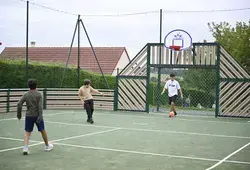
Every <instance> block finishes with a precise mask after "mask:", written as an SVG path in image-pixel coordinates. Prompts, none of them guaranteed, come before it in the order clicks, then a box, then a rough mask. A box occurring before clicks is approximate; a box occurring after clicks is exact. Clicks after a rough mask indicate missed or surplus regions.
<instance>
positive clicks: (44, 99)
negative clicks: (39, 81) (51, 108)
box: [43, 88, 47, 109]
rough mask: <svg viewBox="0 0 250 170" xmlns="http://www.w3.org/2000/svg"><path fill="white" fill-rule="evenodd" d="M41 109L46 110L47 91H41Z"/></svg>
mask: <svg viewBox="0 0 250 170" xmlns="http://www.w3.org/2000/svg"><path fill="white" fill-rule="evenodd" d="M43 109H47V89H46V88H45V89H43Z"/></svg>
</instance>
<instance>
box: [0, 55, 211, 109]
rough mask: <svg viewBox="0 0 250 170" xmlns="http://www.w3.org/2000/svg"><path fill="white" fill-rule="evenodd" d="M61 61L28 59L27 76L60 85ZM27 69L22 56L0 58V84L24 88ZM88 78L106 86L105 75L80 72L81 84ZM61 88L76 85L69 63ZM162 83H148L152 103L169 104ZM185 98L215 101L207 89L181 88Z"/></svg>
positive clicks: (112, 82)
mask: <svg viewBox="0 0 250 170" xmlns="http://www.w3.org/2000/svg"><path fill="white" fill-rule="evenodd" d="M64 67H65V66H64V65H62V64H54V63H41V62H33V61H31V62H30V63H29V68H28V69H29V77H30V78H36V79H38V83H39V87H40V88H58V87H61V80H62V76H63V71H64ZM25 75H26V72H25V60H6V59H4V60H0V88H26V87H27V85H26V77H25ZM105 77H106V79H107V81H108V83H109V86H110V89H115V82H116V81H115V80H116V77H115V76H109V75H105ZM86 78H87V79H90V80H91V81H92V86H93V87H94V88H97V89H107V86H106V84H105V81H104V78H103V77H102V75H101V74H96V73H91V72H88V71H86V70H81V72H80V84H83V80H84V79H86ZM63 87H64V88H78V87H77V69H76V68H74V67H73V66H69V68H68V69H67V70H66V74H65V77H64V82H63ZM162 88H163V85H161V87H160V89H159V90H157V83H154V82H151V84H150V98H149V100H150V104H151V105H155V104H156V100H159V101H160V105H168V96H167V93H165V94H164V95H162V96H161V91H162ZM182 90H183V95H184V98H187V97H188V96H190V101H191V103H190V106H193V107H196V106H197V105H198V103H200V104H201V105H202V106H203V107H207V108H211V107H212V105H213V104H214V101H215V94H211V93H209V92H207V91H203V90H199V89H192V88H184V89H182ZM176 104H177V105H179V106H180V105H182V104H183V103H182V101H181V100H179V99H178V100H177V103H176Z"/></svg>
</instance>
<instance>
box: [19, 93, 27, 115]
mask: <svg viewBox="0 0 250 170" xmlns="http://www.w3.org/2000/svg"><path fill="white" fill-rule="evenodd" d="M25 101H26V98H25V94H24V95H23V96H22V98H21V99H20V100H19V101H18V103H17V118H18V119H21V118H22V107H23V103H24V102H25Z"/></svg>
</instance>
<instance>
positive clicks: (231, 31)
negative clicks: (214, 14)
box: [208, 20, 250, 72]
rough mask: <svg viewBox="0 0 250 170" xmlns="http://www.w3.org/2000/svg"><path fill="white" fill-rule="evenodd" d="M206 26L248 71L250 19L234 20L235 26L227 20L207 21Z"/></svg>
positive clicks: (249, 64) (249, 65) (249, 61)
mask: <svg viewBox="0 0 250 170" xmlns="http://www.w3.org/2000/svg"><path fill="white" fill-rule="evenodd" d="M208 27H209V30H210V32H212V35H213V37H214V38H215V39H216V41H217V42H219V43H220V44H221V45H222V46H223V47H224V48H225V49H226V50H227V51H228V52H229V53H230V54H231V55H232V56H233V57H234V58H235V59H236V60H237V61H238V62H239V63H240V64H241V65H242V66H243V67H245V69H246V70H248V71H249V72H250V20H249V21H248V23H245V22H236V26H235V27H232V26H231V25H230V24H229V23H227V22H220V23H219V24H216V23H214V22H212V23H208Z"/></svg>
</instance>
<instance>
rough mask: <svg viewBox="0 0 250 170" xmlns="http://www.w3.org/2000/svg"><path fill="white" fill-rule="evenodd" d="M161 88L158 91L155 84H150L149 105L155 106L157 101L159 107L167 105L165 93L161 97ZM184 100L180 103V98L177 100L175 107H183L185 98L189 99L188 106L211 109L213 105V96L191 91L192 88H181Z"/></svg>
mask: <svg viewBox="0 0 250 170" xmlns="http://www.w3.org/2000/svg"><path fill="white" fill-rule="evenodd" d="M162 89H163V86H162V85H161V87H160V89H158V88H157V84H156V83H151V85H150V104H151V105H156V104H157V102H156V101H157V100H158V101H159V104H160V105H163V106H165V105H168V95H167V92H166V93H164V94H163V95H161V92H162ZM182 92H183V97H184V100H183V101H182V100H181V99H180V97H178V98H177V101H176V105H177V106H183V103H184V102H185V100H186V98H188V97H189V99H190V106H191V107H197V105H198V104H199V103H200V104H201V106H202V107H205V108H212V105H213V104H214V103H215V94H211V93H210V92H207V91H204V90H200V89H193V88H182Z"/></svg>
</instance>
